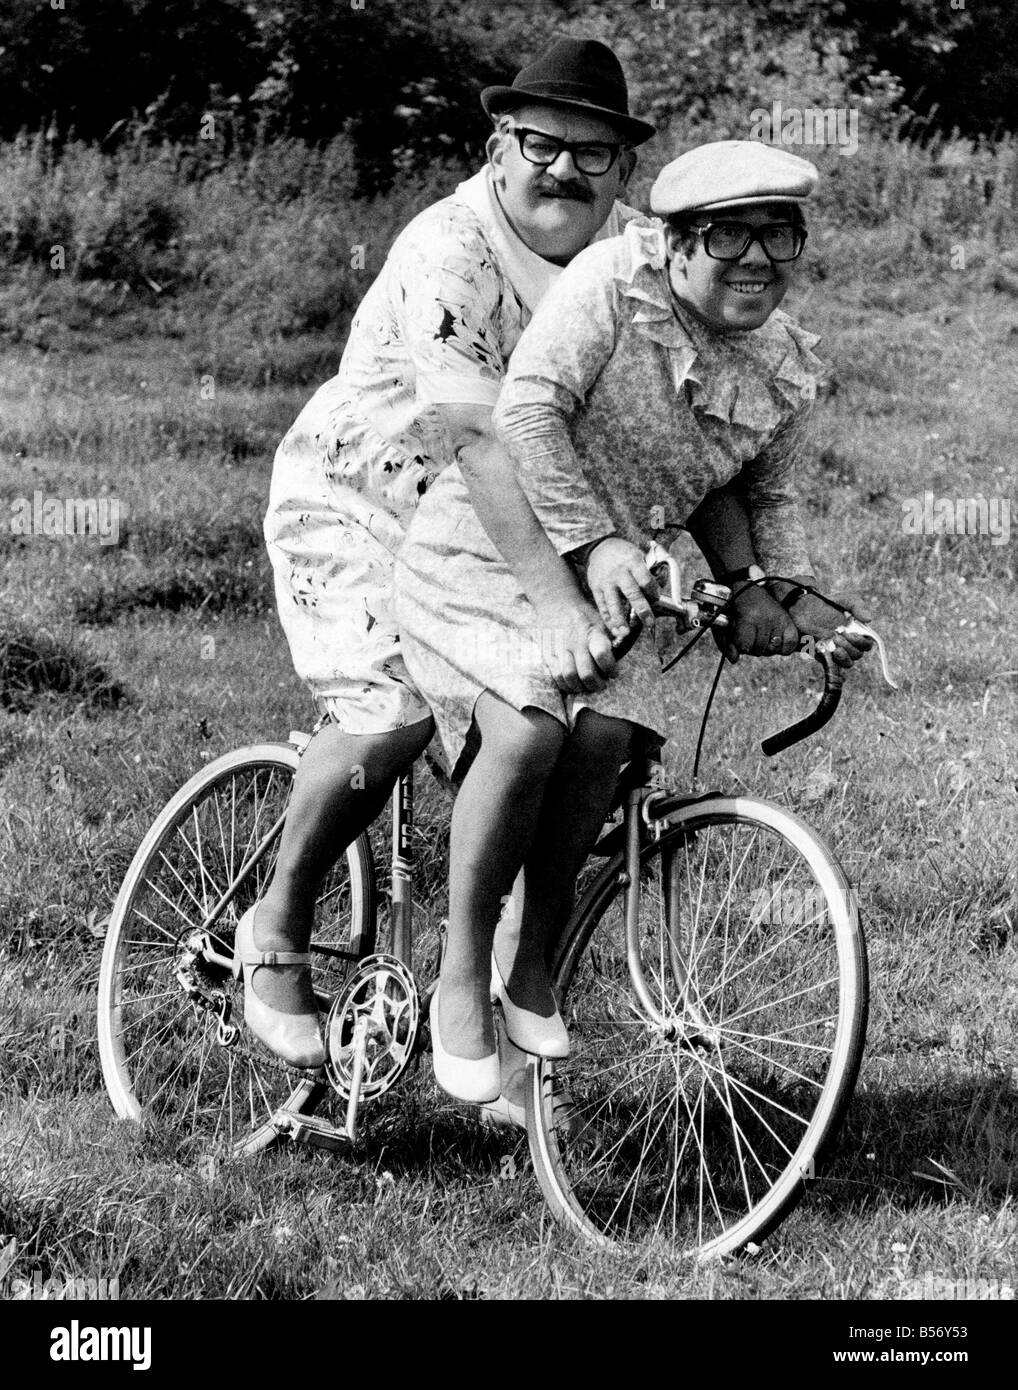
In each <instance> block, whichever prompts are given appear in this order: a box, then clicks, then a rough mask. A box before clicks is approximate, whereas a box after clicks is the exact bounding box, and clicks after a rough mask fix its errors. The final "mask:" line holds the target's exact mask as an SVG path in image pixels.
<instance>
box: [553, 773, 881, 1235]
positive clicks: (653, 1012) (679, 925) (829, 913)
mask: <svg viewBox="0 0 1018 1390" xmlns="http://www.w3.org/2000/svg"><path fill="white" fill-rule="evenodd" d="M667 819H668V828H667V829H666V830H665V831H664V832H663V834H662V835H661V837H660V839H658V840H656V841H653V840H652V841H651V842H650V843H648V844H647V845H646V847H645V848H644V850H643V853H642V858H641V870H640V872H641V885H642V887H641V899H640V914H639V935H638V946H639V950H638V960H639V969H638V973H639V975H640V976H642V984H643V989H642V991H641V990H640V989H637V988H636V987H635V986H634V978H633V973H632V971H631V969H630V966H629V964H628V962H627V952H626V930H625V903H626V884H627V875H626V873H625V863H624V860H623V856H622V855H619V856H617V857H616V858H615V860H614V861H612V862H611V863H610V864H609V865H608V867H607V869H606V870H605V872H604V873H603V874H602V875H601V876H600V877H599V878H598V880H597V881H596V882H595V883H594V884H593V885H592V887H591V888H590V890H589V891H588V892H587V894H586V895H585V897H584V899H583V901H582V902H581V903H580V905H579V906H578V908H577V911H576V913H575V915H574V925H573V927H572V929H571V931H570V932H569V933H568V934H567V936H566V938H565V942H564V945H563V947H562V949H561V951H560V956H559V960H558V962H557V966H556V970H555V985H556V989H557V991H558V994H559V998H560V1000H561V1001H562V1007H563V1010H564V1014H563V1016H564V1017H565V1019H566V1023H567V1026H568V1028H569V1034H570V1041H571V1055H570V1057H569V1059H568V1060H567V1061H565V1062H557V1063H552V1062H541V1063H538V1064H537V1065H536V1066H535V1068H534V1069H533V1072H532V1085H531V1090H530V1094H529V1095H528V1131H529V1136H530V1147H531V1153H532V1156H533V1160H534V1164H535V1167H536V1170H537V1175H538V1178H539V1180H540V1183H541V1187H542V1189H543V1191H544V1194H545V1197H546V1198H547V1200H548V1202H549V1205H550V1207H551V1209H552V1211H553V1213H554V1214H555V1216H556V1217H557V1218H558V1219H559V1220H561V1221H563V1222H565V1223H566V1224H567V1225H569V1226H571V1227H573V1228H574V1229H576V1230H578V1231H580V1232H581V1233H582V1234H583V1235H584V1236H586V1237H587V1238H589V1239H591V1240H593V1241H595V1242H597V1243H599V1244H602V1245H628V1244H630V1243H642V1242H646V1241H654V1240H661V1241H664V1242H666V1243H667V1244H668V1246H669V1247H670V1248H671V1249H673V1250H674V1249H678V1250H680V1251H683V1252H687V1253H692V1252H696V1253H698V1254H699V1255H700V1256H703V1257H708V1256H718V1255H724V1254H727V1253H729V1252H731V1251H733V1250H736V1249H738V1248H740V1247H741V1246H744V1245H745V1244H746V1243H747V1242H748V1241H752V1240H759V1239H760V1238H761V1237H762V1236H764V1235H765V1234H766V1233H767V1232H768V1231H769V1230H771V1229H773V1227H774V1226H775V1225H776V1224H777V1222H778V1221H780V1220H781V1219H782V1217H783V1216H785V1215H786V1214H787V1213H788V1212H789V1211H790V1210H791V1208H792V1206H793V1205H794V1204H795V1202H796V1201H797V1200H798V1199H799V1197H800V1196H801V1194H802V1191H803V1189H804V1185H805V1184H806V1183H807V1182H808V1181H809V1180H810V1178H812V1177H814V1176H816V1172H817V1164H818V1163H819V1161H820V1159H821V1156H822V1153H823V1149H824V1146H825V1145H826V1144H827V1143H828V1142H829V1141H830V1139H831V1138H832V1136H833V1135H834V1133H835V1132H836V1130H837V1127H838V1125H839V1123H840V1121H841V1117H842V1114H843V1112H844V1109H845V1106H846V1104H847V1102H848V1100H849V1098H850V1096H851V1093H852V1088H853V1086H854V1084H855V1079H856V1075H857V1073H858V1068H859V1062H860V1059H861V1055H862V1046H863V1038H864V1034H865V1027H866V1011H867V977H866V955H865V946H864V942H863V935H862V930H861V927H860V924H859V919H858V912H857V910H856V904H855V901H854V894H853V893H852V891H851V889H850V888H849V885H848V882H847V880H846V878H845V875H844V873H843V872H842V870H841V869H840V867H839V865H838V864H837V861H836V860H835V859H834V856H833V855H832V853H831V852H830V850H829V849H828V848H827V847H826V846H825V845H824V843H823V842H822V841H821V840H820V839H819V838H818V837H817V836H816V835H815V834H814V833H813V831H812V830H810V828H809V827H808V826H807V825H806V824H805V822H804V821H802V820H800V819H799V818H798V817H797V816H795V815H793V814H792V813H790V812H788V811H785V810H783V809H782V808H781V807H778V806H775V805H773V804H771V803H769V802H766V801H757V800H753V799H749V798H741V797H740V798H727V797H721V796H717V797H710V798H707V799H704V800H702V801H698V802H693V803H689V804H686V805H683V806H680V807H679V808H677V809H676V810H674V811H673V812H671V813H670V814H669V815H668V817H667ZM564 1098H567V1101H568V1103H567V1104H563V1099H564Z"/></svg>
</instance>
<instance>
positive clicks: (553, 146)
mask: <svg viewBox="0 0 1018 1390" xmlns="http://www.w3.org/2000/svg"><path fill="white" fill-rule="evenodd" d="M513 134H514V135H515V136H516V139H517V140H518V141H519V142H520V154H521V155H522V156H523V158H524V159H526V160H528V161H529V162H530V163H531V164H542V165H544V166H545V168H547V166H548V165H549V164H554V163H555V161H556V159H558V157H559V155H560V154H561V153H562V151H563V150H566V151H568V153H569V154H570V155H571V157H572V161H573V163H574V164H575V165H576V167H577V169H578V170H579V172H580V173H581V174H591V175H593V176H594V177H597V176H598V175H600V174H607V172H608V170H609V169H610V168H611V167H612V165H613V164H614V163H615V161H616V160H617V159H618V157H619V155H620V154H621V153H622V151H623V150H624V149H626V148H628V147H627V146H626V145H625V144H621V145H610V144H608V143H607V142H601V141H599V140H560V139H559V138H558V136H557V135H546V134H545V133H544V131H543V130H530V129H528V128H527V127H526V126H521V125H518V126H515V127H514V128H513Z"/></svg>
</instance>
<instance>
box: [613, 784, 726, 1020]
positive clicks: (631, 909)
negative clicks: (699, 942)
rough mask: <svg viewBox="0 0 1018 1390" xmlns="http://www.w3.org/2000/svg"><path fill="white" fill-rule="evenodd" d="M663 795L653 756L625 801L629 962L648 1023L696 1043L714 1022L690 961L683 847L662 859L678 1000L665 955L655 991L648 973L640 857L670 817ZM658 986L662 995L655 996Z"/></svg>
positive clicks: (663, 905) (667, 929)
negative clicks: (659, 808)
mask: <svg viewBox="0 0 1018 1390" xmlns="http://www.w3.org/2000/svg"><path fill="white" fill-rule="evenodd" d="M659 795H660V764H656V763H654V762H648V776H647V777H646V779H644V780H643V784H642V785H640V786H636V787H633V788H631V789H630V791H629V793H628V795H627V797H626V803H625V859H626V867H625V882H626V906H625V923H626V964H627V967H628V970H629V978H630V980H631V982H632V986H633V991H634V993H635V995H636V998H637V1001H638V1003H639V1008H640V1010H641V1012H642V1014H643V1017H644V1020H645V1022H646V1024H647V1026H648V1028H649V1029H651V1030H652V1031H654V1032H659V1033H660V1034H661V1036H662V1037H663V1038H665V1039H667V1040H668V1041H681V1042H686V1043H689V1044H696V1043H700V1042H703V1041H705V1038H704V1035H705V1034H709V1031H710V1023H709V1021H708V1019H707V1018H706V1017H705V1016H704V1014H703V1011H702V1009H701V1008H700V1007H699V1005H698V1002H697V1000H696V998H695V997H694V995H695V990H694V987H693V985H692V981H691V976H690V970H689V966H690V964H692V959H691V957H692V953H693V952H694V950H695V945H696V943H695V942H694V941H692V940H688V939H686V937H687V936H688V932H686V931H684V926H683V914H682V873H681V868H682V865H681V860H680V848H679V847H674V848H668V849H665V850H663V851H662V853H661V856H660V862H661V903H660V908H659V911H660V914H661V916H662V918H663V921H662V923H661V927H662V930H663V934H664V940H665V942H666V943H667V952H668V958H667V966H668V968H669V969H670V971H671V974H672V978H673V981H674V985H675V995H674V998H673V1001H669V999H668V993H669V991H668V990H667V989H666V983H665V979H664V974H665V961H664V960H663V959H661V960H660V961H659V963H658V969H659V971H660V973H661V976H662V978H661V979H660V980H659V982H658V987H657V990H656V991H654V990H653V989H652V987H651V985H650V983H649V982H648V978H647V968H646V966H647V961H646V958H645V957H646V948H645V946H644V944H643V943H642V942H641V939H640V922H641V919H642V917H643V904H642V896H643V884H642V882H641V874H640V859H641V855H642V852H643V849H644V847H645V845H646V842H647V835H648V834H650V835H652V836H654V838H658V837H659V836H660V835H661V832H662V827H663V826H664V824H665V822H664V821H662V820H657V819H654V817H653V815H652V814H651V807H652V804H653V801H654V800H655V799H656V798H657V797H658V796H659ZM655 992H656V994H657V998H656V999H655Z"/></svg>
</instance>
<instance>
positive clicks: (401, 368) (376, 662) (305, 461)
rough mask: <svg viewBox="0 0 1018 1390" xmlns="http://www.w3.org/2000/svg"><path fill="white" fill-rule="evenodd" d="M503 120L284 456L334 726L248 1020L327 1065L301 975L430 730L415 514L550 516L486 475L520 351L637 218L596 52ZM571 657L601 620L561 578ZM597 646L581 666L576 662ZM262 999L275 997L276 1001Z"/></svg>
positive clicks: (506, 103)
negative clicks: (322, 922) (315, 927)
mask: <svg viewBox="0 0 1018 1390" xmlns="http://www.w3.org/2000/svg"><path fill="white" fill-rule="evenodd" d="M481 100H482V103H483V106H484V109H485V111H486V112H487V113H488V115H489V116H490V117H492V119H493V121H494V122H495V127H496V128H495V131H494V133H493V134H492V135H491V137H490V138H489V140H488V143H487V146H486V149H487V155H488V162H487V164H486V166H485V167H484V168H483V169H482V170H481V171H480V172H479V173H478V174H476V175H475V176H474V177H472V178H469V179H467V180H466V181H465V182H464V183H461V184H460V185H459V187H458V188H457V189H456V191H455V192H454V193H453V194H452V195H451V196H450V197H447V198H444V199H443V200H442V201H441V202H439V203H437V204H435V205H434V206H432V207H430V208H428V209H427V210H426V211H425V212H423V213H421V214H420V215H419V216H418V217H416V218H415V219H414V220H413V221H412V222H411V223H410V224H409V225H408V226H407V227H406V228H405V229H404V231H403V232H402V233H401V234H400V236H399V237H397V239H396V241H395V243H394V244H393V246H392V249H391V250H390V252H389V256H388V259H387V260H386V263H385V266H384V267H383V269H382V271H381V273H380V274H379V276H378V278H377V279H376V280H375V282H374V283H373V284H372V286H371V287H370V289H369V290H368V292H367V294H366V295H365V297H364V300H363V301H362V303H361V305H360V308H359V310H358V312H357V314H356V316H355V318H354V320H353V323H352V326H351V329H350V335H349V339H348V341H347V345H346V348H345V350H344V353H343V357H342V361H341V363H340V367H339V371H338V372H337V374H336V376H335V377H333V378H332V380H330V381H328V382H327V383H326V384H325V385H324V386H322V387H321V388H320V389H319V391H318V392H317V394H316V395H315V396H314V397H313V398H312V399H311V401H310V402H309V403H308V404H307V405H306V406H305V408H304V410H303V411H302V412H301V414H300V416H299V417H298V419H297V420H296V422H295V423H294V425H293V426H292V427H291V429H290V431H289V433H288V434H287V435H286V437H285V439H284V440H283V442H282V443H281V445H280V446H279V449H278V451H277V454H276V459H275V464H274V468H273V474H272V484H271V493H270V502H269V510H268V514H267V516H266V519H265V536H266V541H267V544H268V549H269V554H270V557H271V560H272V565H273V570H274V576H275V586H276V597H277V603H278V608H279V615H280V620H281V622H282V625H283V628H284V631H285V633H286V636H287V640H288V642H289V645H290V650H291V654H292V657H293V660H294V665H295V667H296V669H297V672H298V674H299V675H300V676H301V677H302V678H303V679H304V680H305V681H306V683H307V684H308V686H309V688H310V690H311V692H312V695H313V697H314V699H315V704H316V707H317V709H318V711H319V713H322V714H324V713H326V712H327V713H328V714H329V715H331V722H329V723H327V724H326V725H325V726H324V727H323V728H321V729H320V730H319V731H318V732H317V733H316V735H315V736H314V737H313V738H312V740H311V742H310V744H309V746H308V748H307V751H306V752H305V753H304V755H303V757H302V759H301V763H300V767H299V769H298V772H297V775H296V779H295V783H294V789H293V795H292V799H291V802H290V809H289V814H288V818H287V821H286V827H285V829H284V832H283V836H282V840H281V844H280V851H279V857H278V861H277V867H276V870H275V874H274V877H273V881H272V884H271V886H270V888H269V890H268V892H267V894H266V896H265V897H264V898H263V899H262V900H261V901H260V903H259V904H258V908H257V921H255V920H254V918H252V920H251V921H250V922H246V923H242V924H241V928H242V931H241V930H239V931H238V935H241V934H242V935H243V954H244V961H245V963H246V965H247V966H248V967H249V968H248V969H246V970H245V998H246V1000H247V999H248V998H249V997H250V996H251V995H252V992H253V994H254V997H255V1003H254V1005H253V1007H252V1008H251V1009H247V1007H246V1009H245V1011H246V1014H247V1019H248V1024H249V1026H250V1027H252V1028H253V1030H254V1031H255V1032H256V1033H257V1035H258V1036H259V1037H260V1038H261V1039H262V1041H263V1042H265V1043H266V1045H267V1046H269V1047H270V1048H271V1049H273V1050H274V1051H275V1052H276V1053H277V1055H279V1056H282V1057H284V1058H285V1060H287V1061H289V1062H291V1063H292V1064H294V1065H299V1066H319V1065H321V1063H322V1060H323V1056H324V1051H323V1043H322V1038H321V1034H320V1031H319V1023H318V1018H317V1013H316V1009H315V1003H314V996H313V994H312V991H311V982H310V974H309V971H308V969H307V966H306V965H304V964H300V963H298V964H287V965H284V966H278V965H277V966H269V965H267V964H265V963H263V962H262V960H261V955H262V953H263V952H268V951H273V950H275V951H285V952H296V953H298V954H299V953H301V952H305V951H306V950H307V945H308V940H309V937H310V932H311V927H312V911H313V905H314V902H315V899H316V896H317V893H318V890H319V886H320V884H321V882H322V880H323V878H324V876H325V874H326V873H327V871H328V869H329V868H330V867H331V865H332V864H333V863H334V862H335V861H336V859H337V858H338V856H339V854H340V853H341V852H342V850H343V849H344V847H345V846H346V845H348V844H350V843H351V841H352V840H353V839H354V838H355V837H356V836H357V835H358V834H359V833H360V832H361V831H362V830H364V829H365V828H366V827H367V826H368V825H370V824H371V822H372V821H373V820H374V818H375V817H376V815H377V814H378V812H379V811H380V810H381V808H382V806H383V805H384V803H385V799H386V797H387V796H388V794H389V792H390V791H391V789H392V787H393V785H394V782H395V780H396V778H397V776H398V775H399V774H400V773H401V772H403V771H404V770H406V769H407V768H408V767H410V765H411V764H412V762H413V761H414V759H415V758H416V757H417V756H418V754H419V753H420V752H421V751H422V750H423V748H424V747H425V745H426V744H427V743H428V740H429V738H430V737H431V733H432V721H431V717H430V712H429V709H428V706H427V705H426V703H425V702H424V700H423V698H422V697H421V696H420V694H419V693H418V691H417V690H416V689H415V687H414V684H413V682H412V680H411V679H410V677H409V675H408V673H407V671H406V668H405V666H404V664H403V660H402V657H401V655H400V645H399V633H398V630H397V627H396V623H395V621H394V619H393V616H392V611H391V595H392V572H393V562H394V556H395V554H396V552H397V551H398V549H399V547H400V544H401V542H402V539H403V536H404V534H405V531H406V528H407V526H408V524H409V521H410V518H411V516H412V515H413V512H414V509H415V507H416V505H417V503H418V501H419V499H420V498H421V496H422V495H423V494H424V492H425V491H426V490H427V488H428V486H429V484H430V482H431V481H432V480H433V478H434V477H435V476H436V475H437V474H438V473H439V472H440V471H441V470H442V469H444V468H446V467H447V466H449V465H450V464H453V463H458V464H459V465H460V466H461V467H462V469H463V472H464V476H465V477H466V478H467V480H468V482H469V485H470V488H471V493H472V495H474V496H475V497H476V501H477V507H478V511H479V512H480V513H482V514H485V515H487V516H492V515H497V517H498V519H499V523H500V525H501V526H502V527H503V528H504V531H505V534H506V536H507V537H509V539H511V536H512V534H514V533H515V532H514V528H515V530H516V531H518V530H519V529H520V528H522V530H523V532H526V530H527V528H528V527H529V528H536V525H537V523H536V520H535V519H534V517H533V514H532V512H530V510H529V507H527V505H526V503H525V501H524V500H523V497H522V493H519V492H518V490H514V489H513V488H512V486H511V481H510V480H507V479H505V478H495V479H492V478H491V476H490V472H491V470H489V475H488V476H486V475H485V471H484V465H485V462H486V461H489V462H490V458H491V456H490V451H489V452H486V451H485V450H484V449H478V448H476V447H474V446H475V445H476V444H477V442H478V441H480V440H482V439H483V438H485V437H486V432H487V431H488V430H489V428H490V417H491V409H492V406H493V405H494V402H495V399H496V397H497V395H498V390H499V386H500V383H501V381H502V378H503V375H504V373H505V369H506V364H507V362H508V359H509V355H510V353H511V352H512V351H513V348H514V347H515V345H516V342H517V340H518V339H519V337H520V334H521V333H522V331H523V329H524V327H525V326H526V324H527V323H528V322H529V320H530V317H531V314H532V313H533V311H534V309H535V308H536V306H537V304H538V303H539V301H540V299H541V298H542V296H543V295H544V293H545V291H546V290H547V289H548V287H549V286H550V285H551V283H552V282H553V281H554V279H555V278H556V276H557V275H558V274H559V273H560V271H561V269H562V267H563V266H565V265H566V264H567V263H568V262H569V261H570V260H571V259H572V257H573V256H575V255H576V253H577V252H579V251H580V250H582V249H583V247H585V246H587V245H589V244H590V243H591V242H592V241H594V240H597V239H600V238H604V237H609V236H614V235H617V234H619V233H620V232H621V230H622V229H623V227H624V226H625V225H626V223H627V222H628V221H630V220H632V219H633V218H635V217H636V216H637V214H636V213H634V212H633V211H632V209H629V208H627V207H625V206H624V205H623V204H622V203H621V202H620V201H619V198H620V196H621V194H622V193H623V191H624V189H625V185H626V182H627V180H628V178H629V176H630V174H631V172H632V169H633V167H634V165H635V162H636V156H635V154H634V152H633V151H634V147H635V146H637V145H640V144H642V143H643V142H644V141H646V140H648V139H649V138H650V137H651V136H652V135H653V134H654V129H653V127H652V126H650V125H648V124H647V123H646V122H644V121H640V120H638V119H636V118H635V117H633V116H632V115H631V114H630V112H629V101H628V93H627V88H626V81H625V77H624V74H623V72H622V68H621V66H620V64H619V62H618V60H617V58H616V57H615V55H614V54H613V53H612V52H611V50H610V49H608V48H606V47H605V46H604V45H603V44H601V43H597V42H593V41H589V40H582V39H562V40H560V41H558V42H557V43H555V44H554V45H553V46H552V47H551V48H550V49H549V50H548V51H547V52H546V53H545V54H544V55H543V56H541V57H540V58H538V59H537V60H536V61H535V62H533V63H531V64H530V65H529V66H528V67H525V68H524V69H523V70H522V71H521V72H520V73H519V74H518V75H517V76H516V78H515V80H514V81H513V83H512V85H511V86H502V87H489V88H488V89H486V90H485V91H484V92H483V94H482V98H481ZM561 606H562V608H563V609H564V610H565V609H568V610H569V614H570V618H571V621H570V623H569V625H568V626H569V628H570V633H571V637H570V642H571V644H572V645H571V646H570V644H569V643H567V651H566V654H565V658H564V659H565V660H567V661H568V662H569V664H570V669H569V670H568V671H567V673H566V674H565V675H563V677H562V679H563V680H564V681H566V682H569V683H571V687H572V688H574V689H577V690H578V689H580V685H579V683H578V680H577V676H576V672H575V663H573V662H572V661H571V658H570V651H571V650H572V649H575V650H576V653H577V659H578V660H579V661H581V662H583V661H589V656H588V652H587V645H586V639H585V637H584V636H583V633H584V631H585V629H586V627H589V623H590V622H591V621H593V622H595V623H596V622H597V614H596V610H594V609H592V608H591V606H590V605H589V604H587V603H586V600H583V599H581V597H580V596H579V594H578V591H577V590H576V586H575V584H574V583H573V584H572V588H571V590H569V591H567V590H566V588H565V585H564V581H563V597H562V600H561ZM581 649H582V655H581ZM262 1004H264V1005H265V1007H264V1008H262V1007H261V1006H262Z"/></svg>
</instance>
